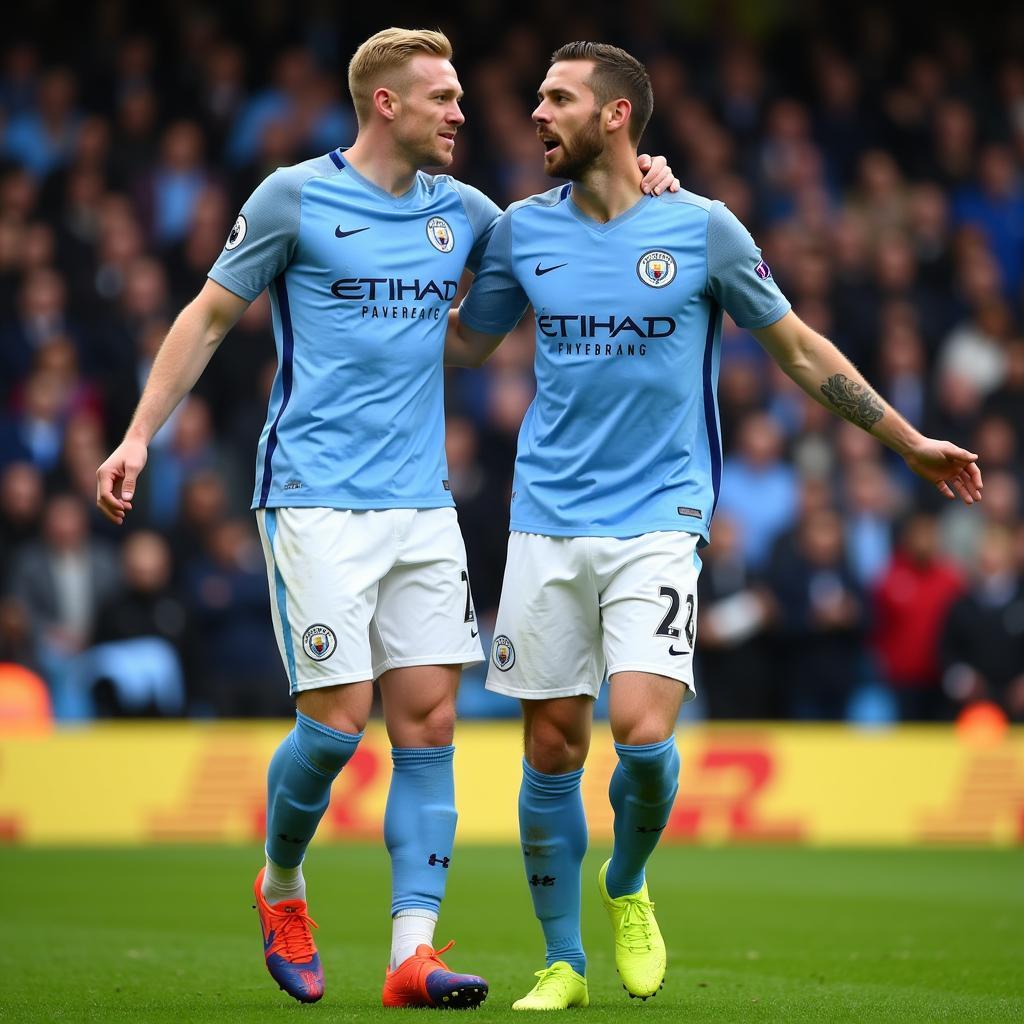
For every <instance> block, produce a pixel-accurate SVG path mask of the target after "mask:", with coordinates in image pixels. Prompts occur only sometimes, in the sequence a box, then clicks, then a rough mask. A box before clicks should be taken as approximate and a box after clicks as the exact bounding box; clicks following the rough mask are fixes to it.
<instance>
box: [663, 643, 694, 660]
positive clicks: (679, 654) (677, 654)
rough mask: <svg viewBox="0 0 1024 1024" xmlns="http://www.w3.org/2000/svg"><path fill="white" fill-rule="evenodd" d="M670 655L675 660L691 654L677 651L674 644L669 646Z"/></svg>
mask: <svg viewBox="0 0 1024 1024" xmlns="http://www.w3.org/2000/svg"><path fill="white" fill-rule="evenodd" d="M668 653H669V654H671V655H672V657H673V658H681V657H682V656H683V655H684V654H689V653H690V652H689V651H677V650H676V649H675V647H674V646H673V645H672V644H669V647H668Z"/></svg>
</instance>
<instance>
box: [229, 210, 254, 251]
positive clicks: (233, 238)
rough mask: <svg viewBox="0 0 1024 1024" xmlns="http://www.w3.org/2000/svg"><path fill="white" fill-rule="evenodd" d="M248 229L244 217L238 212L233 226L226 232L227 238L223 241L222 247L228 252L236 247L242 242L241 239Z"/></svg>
mask: <svg viewBox="0 0 1024 1024" xmlns="http://www.w3.org/2000/svg"><path fill="white" fill-rule="evenodd" d="M248 230H249V225H248V224H246V222H245V218H244V217H243V216H242V215H241V214H239V215H238V220H236V221H235V225H234V227H233V228H232V229H231V231H230V232H229V233H228V240H227V241H226V242H225V243H224V248H225V249H227V250H228V252H230V251H231V250H232V249H237V248H238V247H239V246H240V245H241V244H242V239H243V238H245V233H246V231H248Z"/></svg>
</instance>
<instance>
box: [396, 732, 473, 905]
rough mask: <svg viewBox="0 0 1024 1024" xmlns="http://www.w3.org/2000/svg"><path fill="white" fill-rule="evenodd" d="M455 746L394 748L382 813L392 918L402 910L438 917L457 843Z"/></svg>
mask: <svg viewBox="0 0 1024 1024" xmlns="http://www.w3.org/2000/svg"><path fill="white" fill-rule="evenodd" d="M454 757H455V748H454V747H453V746H447V747H395V748H394V749H393V750H392V751H391V761H392V764H393V765H394V771H393V773H392V775H391V788H390V789H389V790H388V802H387V807H386V808H385V809H384V843H385V845H386V846H387V848H388V853H389V854H391V916H392V917H394V915H395V914H397V913H398V912H399V911H400V910H412V909H413V908H415V907H419V908H420V909H421V910H432V911H434V913H437V912H438V910H440V908H441V900H442V899H443V898H444V887H445V883H446V882H447V880H448V866H449V864H450V863H451V859H452V847H453V846H454V844H455V822H456V821H457V819H458V815H457V814H456V812H455V772H454V763H453V761H454Z"/></svg>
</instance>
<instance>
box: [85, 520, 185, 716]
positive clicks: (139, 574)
mask: <svg viewBox="0 0 1024 1024" xmlns="http://www.w3.org/2000/svg"><path fill="white" fill-rule="evenodd" d="M121 577H122V584H123V589H122V590H121V591H120V592H119V593H117V594H116V595H114V596H113V597H112V598H111V599H110V600H108V601H107V602H106V603H105V604H104V605H103V606H102V607H101V608H100V610H99V613H98V615H97V627H96V630H95V633H94V636H93V641H94V643H96V644H116V643H119V642H121V641H125V640H139V639H147V640H153V639H156V640H159V641H162V642H163V643H164V644H165V645H166V646H167V647H169V648H170V649H171V650H172V651H173V652H174V658H173V659H172V660H170V661H168V660H163V661H161V663H160V664H161V669H162V671H160V672H157V673H152V674H147V675H146V676H143V675H142V673H138V674H133V673H132V672H131V671H129V672H128V673H126V674H125V675H120V676H119V675H114V676H113V677H110V676H108V675H107V674H106V671H105V670H106V668H107V666H110V665H113V664H115V663H116V662H115V661H114V659H111V658H109V657H107V658H104V659H97V663H96V668H95V672H96V674H97V675H98V676H99V678H98V681H97V683H96V684H95V685H94V688H93V699H94V701H95V704H96V710H97V713H98V714H99V715H101V716H102V717H107V718H110V717H120V716H122V715H124V714H125V713H128V712H130V713H131V714H133V715H140V714H147V715H148V714H157V713H161V712H163V713H166V712H167V711H168V710H171V709H176V710H177V712H178V713H179V714H180V713H182V712H184V710H185V700H184V698H185V692H184V688H183V687H182V686H181V682H182V680H197V670H198V664H199V659H198V650H197V646H196V642H197V638H196V635H195V627H194V624H193V622H192V613H191V611H190V609H189V607H188V605H187V604H186V603H185V601H184V600H183V599H182V598H181V597H180V596H179V595H178V594H177V593H176V592H175V590H174V589H173V588H172V586H171V552H170V548H169V547H168V544H167V542H166V541H165V540H164V539H163V537H161V536H160V535H159V534H157V533H152V532H149V531H145V530H143V531H139V532H136V533H133V534H132V535H131V536H130V537H129V538H128V539H127V540H126V541H125V543H124V545H123V546H122V548H121ZM142 649H143V648H141V647H140V646H139V645H136V647H135V648H134V652H136V657H137V652H138V651H140V650H142ZM150 650H152V648H150ZM128 664H129V665H130V664H131V662H129V663H128ZM163 666H169V669H168V668H164V667H163ZM147 667H148V666H147ZM175 668H176V669H177V672H176V673H175V672H174V669H175ZM193 697H194V701H196V702H198V701H201V699H202V695H201V694H195V695H193Z"/></svg>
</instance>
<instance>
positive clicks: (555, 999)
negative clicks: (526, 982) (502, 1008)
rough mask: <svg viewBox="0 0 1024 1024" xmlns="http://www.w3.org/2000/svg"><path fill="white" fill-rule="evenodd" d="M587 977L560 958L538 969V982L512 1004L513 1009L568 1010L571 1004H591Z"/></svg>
mask: <svg viewBox="0 0 1024 1024" xmlns="http://www.w3.org/2000/svg"><path fill="white" fill-rule="evenodd" d="M589 1005H590V995H589V993H588V992H587V979H586V978H584V977H583V975H582V974H577V973H576V972H575V971H574V970H573V969H572V965H571V964H568V963H566V962H565V961H564V960H558V961H556V962H555V963H553V964H552V965H551V966H550V967H545V968H544V970H543V971H537V984H536V985H534V986H533V988H532V989H530V991H529V992H527V993H526V995H525V996H523V998H522V999H517V1000H516V1001H515V1002H514V1003H513V1004H512V1009H513V1010H568V1009H569V1007H571V1006H589Z"/></svg>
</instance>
